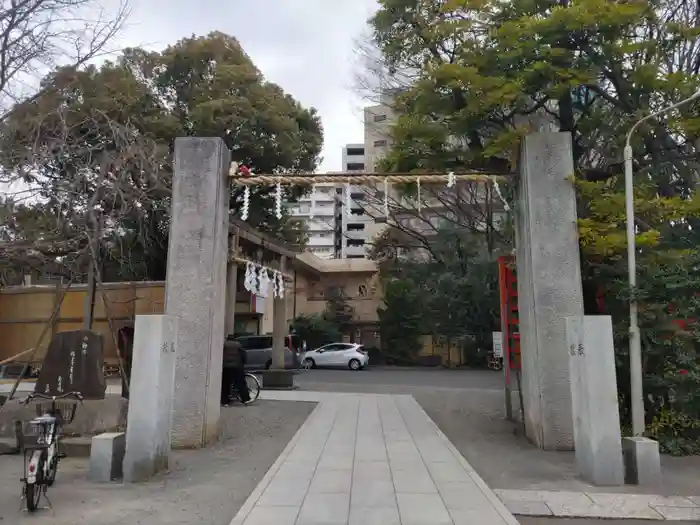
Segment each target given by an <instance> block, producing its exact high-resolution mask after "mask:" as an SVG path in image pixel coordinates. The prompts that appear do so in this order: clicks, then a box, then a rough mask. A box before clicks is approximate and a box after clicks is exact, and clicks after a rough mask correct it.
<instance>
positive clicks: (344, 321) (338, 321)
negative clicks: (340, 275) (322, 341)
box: [323, 292, 355, 332]
mask: <svg viewBox="0 0 700 525" xmlns="http://www.w3.org/2000/svg"><path fill="white" fill-rule="evenodd" d="M354 314H355V312H354V311H353V309H352V307H351V306H350V305H349V304H348V299H347V297H345V295H344V294H342V293H341V292H337V293H334V294H333V295H331V296H330V297H328V298H327V300H326V310H325V312H323V318H324V319H325V320H326V321H328V322H330V323H333V324H334V325H335V326H337V327H338V330H339V331H340V332H347V331H348V330H349V327H350V322H351V321H352V318H353V316H354Z"/></svg>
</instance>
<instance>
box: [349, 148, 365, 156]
mask: <svg viewBox="0 0 700 525" xmlns="http://www.w3.org/2000/svg"><path fill="white" fill-rule="evenodd" d="M347 154H348V156H349V155H352V156H362V155H364V154H365V148H348V149H347Z"/></svg>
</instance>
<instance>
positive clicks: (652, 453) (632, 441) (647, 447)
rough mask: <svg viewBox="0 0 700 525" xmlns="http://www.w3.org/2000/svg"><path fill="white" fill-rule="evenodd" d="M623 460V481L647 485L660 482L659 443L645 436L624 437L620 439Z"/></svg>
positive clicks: (656, 484)
mask: <svg viewBox="0 0 700 525" xmlns="http://www.w3.org/2000/svg"><path fill="white" fill-rule="evenodd" d="M622 453H623V455H624V460H625V483H628V484H630V485H645V486H648V487H653V486H658V485H660V484H661V457H660V456H659V443H658V442H656V441H654V440H653V439H649V438H645V437H626V438H623V440H622Z"/></svg>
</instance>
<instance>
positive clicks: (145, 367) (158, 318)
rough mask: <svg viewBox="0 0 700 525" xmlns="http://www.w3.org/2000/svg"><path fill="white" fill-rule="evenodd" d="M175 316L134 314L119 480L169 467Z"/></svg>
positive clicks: (141, 478)
mask: <svg viewBox="0 0 700 525" xmlns="http://www.w3.org/2000/svg"><path fill="white" fill-rule="evenodd" d="M177 334H178V322H177V318H175V317H171V316H168V315H137V316H136V323H135V332H134V353H133V368H132V374H131V384H130V386H131V396H130V398H129V416H128V420H127V426H126V453H125V456H124V467H123V472H124V481H125V482H138V481H147V480H148V479H150V478H152V477H153V476H154V475H155V474H156V473H158V472H159V471H161V470H164V469H167V468H168V458H169V455H170V448H171V426H172V409H173V395H174V389H175V388H174V387H175V359H176V356H177V347H176V338H177V337H176V336H177Z"/></svg>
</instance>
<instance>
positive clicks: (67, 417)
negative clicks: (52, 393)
mask: <svg viewBox="0 0 700 525" xmlns="http://www.w3.org/2000/svg"><path fill="white" fill-rule="evenodd" d="M54 406H55V408H56V412H55V413H53V414H52V413H51V402H47V401H44V402H42V403H37V404H36V415H37V416H43V415H44V414H50V415H52V416H54V417H55V418H57V419H58V422H59V424H60V425H69V424H70V423H72V422H73V419H75V411H76V410H77V409H78V402H77V401H69V400H61V401H55V402H54Z"/></svg>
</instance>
